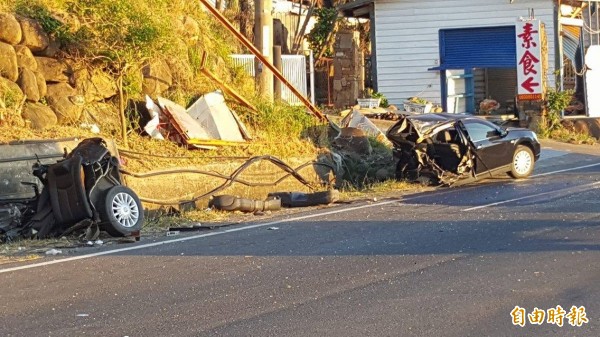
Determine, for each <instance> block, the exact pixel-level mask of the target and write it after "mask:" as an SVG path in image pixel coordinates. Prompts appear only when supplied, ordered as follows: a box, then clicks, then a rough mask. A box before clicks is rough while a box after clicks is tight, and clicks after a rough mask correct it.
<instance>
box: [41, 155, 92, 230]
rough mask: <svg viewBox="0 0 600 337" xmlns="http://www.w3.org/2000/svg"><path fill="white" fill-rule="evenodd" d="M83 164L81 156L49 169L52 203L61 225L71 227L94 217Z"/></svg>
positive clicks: (48, 177) (49, 187)
mask: <svg viewBox="0 0 600 337" xmlns="http://www.w3.org/2000/svg"><path fill="white" fill-rule="evenodd" d="M81 162H82V158H81V156H73V157H71V158H69V159H65V160H63V161H61V162H58V163H56V164H54V165H51V166H50V167H48V174H47V176H46V177H47V179H48V192H49V194H50V203H51V205H52V213H54V217H55V218H56V222H57V223H58V224H59V225H71V224H74V223H76V222H79V221H81V220H83V219H87V218H91V217H92V209H91V207H90V204H89V201H88V197H87V195H86V191H85V187H84V174H83V170H82V166H81Z"/></svg>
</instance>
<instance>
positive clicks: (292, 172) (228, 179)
mask: <svg viewBox="0 0 600 337" xmlns="http://www.w3.org/2000/svg"><path fill="white" fill-rule="evenodd" d="M260 161H268V162H271V163H273V164H274V165H275V166H277V167H279V168H280V169H281V170H283V171H284V172H286V173H287V174H286V175H284V176H283V177H281V178H279V179H277V180H276V181H274V182H270V183H269V182H250V181H247V180H244V179H240V178H238V176H239V175H240V174H242V172H244V171H245V170H246V169H247V168H248V167H250V165H252V164H254V163H256V162H260ZM309 165H317V166H325V167H327V168H329V169H332V170H333V169H334V167H333V166H331V165H329V164H327V163H320V162H316V161H311V162H307V163H304V164H302V165H300V166H298V167H296V168H295V169H294V168H292V167H291V166H289V165H288V164H286V163H285V162H283V161H282V160H281V159H279V158H276V157H273V156H257V157H252V158H250V159H248V160H247V161H246V162H245V163H244V164H242V165H241V166H240V167H238V168H237V169H235V171H233V173H232V174H231V175H229V176H227V175H224V174H220V173H217V172H210V171H203V170H196V169H171V170H163V171H152V172H147V173H133V172H129V171H127V170H124V169H121V170H120V171H121V173H123V174H125V175H128V176H132V177H134V178H148V177H154V176H160V175H169V174H181V173H194V174H203V175H207V176H211V177H216V178H221V179H225V182H224V183H223V184H221V185H219V186H217V187H216V188H214V189H212V190H210V191H209V192H206V193H203V194H200V195H197V196H194V197H193V198H192V199H190V200H157V199H150V198H143V197H140V200H141V201H144V202H148V203H152V204H156V205H165V206H169V205H179V204H181V203H183V202H185V203H189V202H195V201H198V200H200V199H202V198H206V197H209V196H211V195H213V194H214V193H217V192H219V191H222V190H224V189H225V188H227V187H229V186H231V185H232V184H233V183H234V182H235V183H240V184H242V185H246V186H250V187H261V186H276V185H278V184H279V183H281V182H282V181H283V180H285V179H286V178H288V177H289V176H292V177H294V178H296V180H298V181H299V182H300V183H302V184H303V185H305V186H307V187H308V188H309V189H310V190H311V191H312V190H314V189H315V186H313V184H311V183H310V182H309V181H308V180H306V179H305V178H304V177H302V175H300V174H299V173H298V171H299V170H301V169H303V168H305V167H307V166H309Z"/></svg>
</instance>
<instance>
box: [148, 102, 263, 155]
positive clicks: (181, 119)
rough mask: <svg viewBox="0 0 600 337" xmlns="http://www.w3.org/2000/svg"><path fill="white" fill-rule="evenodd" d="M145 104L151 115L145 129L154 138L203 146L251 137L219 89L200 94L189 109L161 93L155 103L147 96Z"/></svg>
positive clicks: (238, 141)
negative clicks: (161, 95)
mask: <svg viewBox="0 0 600 337" xmlns="http://www.w3.org/2000/svg"><path fill="white" fill-rule="evenodd" d="M146 108H147V109H148V111H149V113H150V117H151V119H150V121H149V122H148V123H147V124H146V125H145V126H144V131H145V132H146V133H147V134H148V135H150V137H152V138H155V139H168V140H170V141H172V142H176V143H178V144H182V145H186V146H190V147H197V148H203V149H214V148H216V147H218V146H230V145H239V144H243V143H244V142H245V141H247V140H251V139H252V138H251V136H250V133H249V132H248V130H247V129H246V127H245V126H244V124H243V123H242V121H241V120H240V118H239V116H238V115H237V114H236V113H235V112H234V111H232V110H230V109H229V107H227V105H226V104H225V98H224V97H223V94H222V93H221V92H219V91H216V92H212V93H208V94H206V95H204V96H202V97H200V99H198V100H197V101H196V102H194V103H193V104H192V105H191V106H190V107H189V108H188V109H187V110H186V109H185V108H184V107H182V106H181V105H179V104H177V103H175V102H172V101H170V100H168V99H166V98H163V97H158V104H156V103H154V101H153V100H152V99H151V98H150V97H148V96H146Z"/></svg>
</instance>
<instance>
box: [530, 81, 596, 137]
mask: <svg viewBox="0 0 600 337" xmlns="http://www.w3.org/2000/svg"><path fill="white" fill-rule="evenodd" d="M573 94H574V91H573V90H565V91H556V90H549V91H548V92H547V93H546V102H547V104H546V108H547V111H546V115H545V116H544V118H543V119H542V121H541V123H540V124H539V127H538V131H537V132H538V134H539V135H540V137H542V138H550V139H555V140H559V141H562V142H567V143H573V144H596V143H597V140H596V139H595V138H594V137H592V136H591V135H590V134H589V133H587V132H582V131H579V130H577V129H576V128H575V127H574V126H573V123H571V122H570V121H568V120H564V119H562V116H561V114H562V112H563V111H564V110H565V109H566V108H567V107H568V106H569V105H570V104H571V101H572V100H573Z"/></svg>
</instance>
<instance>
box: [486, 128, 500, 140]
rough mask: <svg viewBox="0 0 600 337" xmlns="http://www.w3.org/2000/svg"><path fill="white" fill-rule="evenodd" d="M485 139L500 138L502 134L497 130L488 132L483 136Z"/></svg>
mask: <svg viewBox="0 0 600 337" xmlns="http://www.w3.org/2000/svg"><path fill="white" fill-rule="evenodd" d="M485 137H486V138H496V137H502V132H501V131H499V130H493V131H488V133H487V134H486V135H485Z"/></svg>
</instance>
